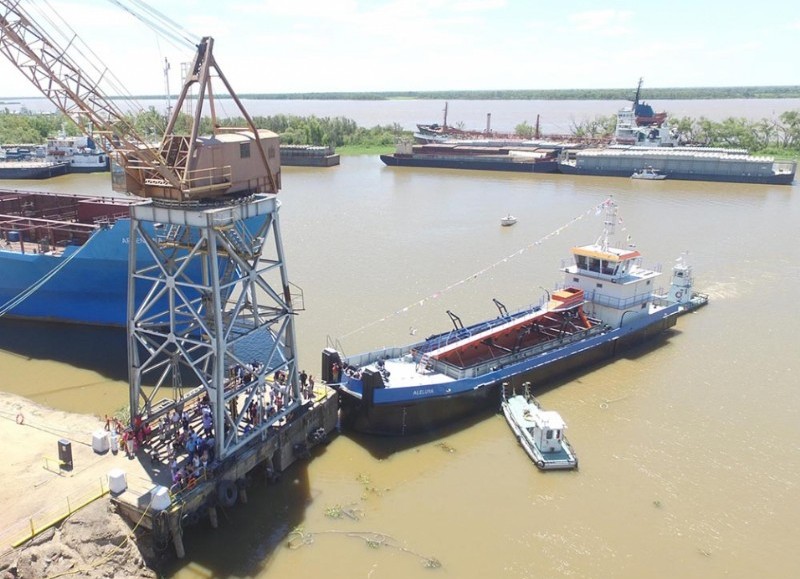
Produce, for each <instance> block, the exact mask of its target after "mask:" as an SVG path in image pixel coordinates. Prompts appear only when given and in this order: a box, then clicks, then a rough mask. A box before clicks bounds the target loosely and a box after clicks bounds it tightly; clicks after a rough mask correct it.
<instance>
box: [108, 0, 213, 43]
mask: <svg viewBox="0 0 800 579" xmlns="http://www.w3.org/2000/svg"><path fill="white" fill-rule="evenodd" d="M108 1H109V2H110V3H111V4H114V5H115V6H117V7H118V8H120V9H121V10H124V11H125V12H127V13H128V14H130V15H131V16H133V17H134V18H136V19H137V20H139V21H140V22H142V23H143V24H144V25H145V26H147V27H149V28H151V29H152V30H153V31H155V32H157V33H159V34H160V35H161V36H163V37H164V38H165V39H166V40H168V41H170V43H171V44H173V46H175V47H176V48H185V47H186V48H192V49H193V48H195V47H196V46H197V44H198V43H199V37H198V36H197V35H196V34H192V33H190V32H188V31H187V30H186V29H184V28H183V27H182V26H180V25H179V24H178V23H177V22H175V21H174V20H172V19H170V18H168V17H167V16H165V15H164V14H162V13H161V12H159V11H158V10H156V9H155V8H153V7H152V6H149V5H148V4H146V3H145V2H144V1H143V0H129V1H130V3H131V4H133V5H134V6H138V8H139V9H138V10H137V9H136V8H135V7H128V6H126V5H125V4H124V3H123V2H122V1H121V0H108ZM147 14H149V15H150V16H149V17H148V16H147Z"/></svg>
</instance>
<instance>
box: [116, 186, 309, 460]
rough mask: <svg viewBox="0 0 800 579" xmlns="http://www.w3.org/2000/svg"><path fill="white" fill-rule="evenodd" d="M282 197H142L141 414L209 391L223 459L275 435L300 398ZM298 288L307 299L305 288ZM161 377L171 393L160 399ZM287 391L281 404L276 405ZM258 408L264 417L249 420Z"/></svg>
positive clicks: (138, 284)
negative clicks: (272, 430)
mask: <svg viewBox="0 0 800 579" xmlns="http://www.w3.org/2000/svg"><path fill="white" fill-rule="evenodd" d="M279 209H280V202H279V201H278V200H277V199H276V197H275V196H274V195H255V196H251V197H246V198H244V199H243V200H241V201H240V202H237V203H234V204H230V203H229V204H224V205H223V204H219V203H217V204H210V205H203V204H200V203H198V204H196V205H195V206H193V207H187V205H186V204H185V203H180V204H179V203H175V204H169V203H168V202H164V201H152V202H147V203H143V204H141V205H137V206H135V207H134V208H133V209H132V211H131V236H130V240H131V241H132V242H131V243H130V250H129V257H130V259H129V272H128V273H129V276H128V284H129V285H128V359H129V379H130V407H131V418H132V421H133V420H134V419H135V417H136V416H146V417H149V418H152V417H153V416H154V415H157V414H159V411H160V410H162V409H164V408H167V409H170V408H177V409H182V408H183V406H184V404H189V402H190V401H192V400H201V399H203V398H204V397H205V396H207V402H208V404H209V405H210V407H211V410H212V415H213V422H214V430H215V454H216V456H217V457H218V458H219V459H224V458H225V457H226V456H228V455H230V454H231V453H233V452H234V451H236V450H237V449H239V448H241V447H242V446H243V445H245V444H247V443H248V442H249V441H251V440H253V439H255V438H257V437H264V436H266V430H267V429H268V428H269V427H270V426H271V425H272V424H273V423H275V422H276V421H278V420H280V419H281V418H282V417H283V416H285V415H286V414H288V413H289V412H291V411H292V410H294V409H295V408H296V407H297V406H298V405H299V404H300V403H301V393H300V385H299V381H298V372H297V364H296V357H295V356H296V344H295V330H294V314H295V309H294V307H293V305H292V298H293V294H292V286H291V285H290V283H289V281H288V276H287V271H286V263H285V260H284V252H283V245H282V242H281V234H280V221H279V218H278V213H279ZM295 298H296V299H297V301H298V302H301V300H302V294H300V293H296V294H295ZM137 304H139V305H138V307H137ZM301 309H302V305H301ZM253 362H255V363H253ZM251 368H253V369H252V370H251ZM244 369H246V370H244ZM237 370H238V371H237ZM276 374H277V375H279V376H281V377H282V378H284V379H283V380H282V383H279V382H278V381H277V380H276V379H275V376H276ZM162 388H170V389H172V396H171V397H170V398H169V399H163V400H160V401H157V400H158V397H159V396H160V395H161V390H162ZM184 388H188V391H187V392H184ZM203 391H204V392H203ZM204 395H205V396H204ZM277 397H280V399H281V402H282V405H281V407H280V409H279V410H278V411H277V412H275V413H269V415H268V413H267V411H266V410H267V406H268V403H269V402H270V401H271V402H273V403H274V402H275V399H276V398H277ZM234 404H236V407H238V412H237V411H236V408H234ZM251 404H253V405H254V406H252V407H251ZM251 408H252V410H253V411H255V412H257V416H258V420H256V421H250V420H245V418H246V417H248V416H249V412H248V409H251ZM165 412H166V411H165ZM250 416H252V415H250Z"/></svg>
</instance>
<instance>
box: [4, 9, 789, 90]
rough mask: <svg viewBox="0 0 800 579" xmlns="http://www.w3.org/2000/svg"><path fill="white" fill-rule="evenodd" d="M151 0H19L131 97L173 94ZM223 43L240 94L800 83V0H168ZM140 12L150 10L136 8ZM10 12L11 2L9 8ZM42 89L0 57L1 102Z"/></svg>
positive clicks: (189, 32)
mask: <svg viewBox="0 0 800 579" xmlns="http://www.w3.org/2000/svg"><path fill="white" fill-rule="evenodd" d="M118 3H123V4H124V5H126V6H129V7H130V6H137V5H139V6H141V5H142V4H143V1H142V0H22V5H23V6H28V7H29V9H30V11H31V13H32V14H35V15H36V16H35V17H34V21H36V22H37V23H38V24H40V25H41V26H43V27H46V28H47V29H48V33H50V34H52V35H54V36H58V34H59V32H55V33H54V32H53V30H54V29H58V31H60V33H61V34H62V35H66V36H69V35H71V33H70V32H67V30H68V29H67V28H66V26H65V25H64V24H63V23H59V22H58V21H57V20H54V19H49V18H44V17H43V16H41V15H42V14H45V15H46V14H48V13H49V12H50V11H52V10H54V11H55V12H57V13H58V14H59V15H61V17H62V18H63V19H64V21H65V22H66V24H67V25H69V27H71V29H72V30H74V32H75V33H77V35H78V37H79V38H80V39H81V40H82V42H83V43H85V45H87V46H88V47H89V48H91V50H92V51H93V53H94V54H95V55H97V56H98V58H99V59H100V60H101V61H102V64H103V65H104V66H106V67H107V68H108V69H109V70H110V71H112V72H113V73H114V75H115V76H116V77H117V78H118V79H119V81H120V82H121V84H122V86H123V87H124V88H125V90H127V92H128V93H129V94H131V95H145V94H149V95H163V94H165V93H166V84H167V81H166V79H165V74H164V62H165V59H167V61H168V62H169V63H170V71H169V74H168V77H167V78H168V81H169V87H170V92H172V94H175V93H176V92H177V91H178V89H179V85H180V82H181V75H180V69H181V63H184V62H188V61H190V60H191V58H192V57H193V54H194V53H193V49H192V48H190V47H187V46H183V45H178V46H176V44H175V43H174V42H173V41H170V40H169V39H167V38H165V37H164V36H162V35H159V34H158V33H156V32H155V31H153V30H152V29H151V28H149V27H147V26H145V25H144V24H143V23H142V22H140V21H139V20H137V19H136V18H134V17H133V16H132V15H131V14H130V13H128V12H126V11H124V10H122V9H121V8H120V7H119V6H118V5H117V4H118ZM149 5H150V6H153V7H155V6H157V10H158V11H160V12H161V13H162V14H164V15H165V16H167V17H168V18H169V19H170V20H172V21H173V22H175V23H177V24H178V25H179V26H180V27H181V28H182V29H183V30H182V32H181V34H182V35H184V36H186V37H190V38H193V39H198V38H200V37H202V36H212V37H213V38H214V47H215V48H214V54H215V58H216V61H217V63H218V65H219V67H220V68H221V70H222V71H223V73H224V74H225V76H226V77H227V79H228V80H229V81H230V83H231V85H232V86H233V88H234V90H235V91H236V92H237V93H240V94H252V93H267V94H269V93H304V92H376V91H380V92H383V91H447V90H492V89H495V90H502V89H506V90H510V89H531V90H537V89H583V88H633V87H635V86H636V83H637V82H638V79H639V78H640V77H643V78H644V79H645V87H650V88H652V87H716V86H756V85H800V63H798V55H800V4H798V3H797V2H796V0H791V1H789V0H761V1H760V2H743V1H742V0H739V1H737V0H672V1H670V2H657V1H652V0H651V1H638V2H629V1H611V0H572V1H570V2H555V1H553V0H547V1H541V0H236V1H235V2H231V1H230V0H169V1H167V2H158V3H155V2H152V0H150V2H149ZM137 9H138V10H139V11H141V8H137ZM2 10H4V9H2ZM14 96H17V97H22V96H40V95H39V93H38V92H37V90H36V89H35V88H34V87H33V85H32V84H31V83H30V81H29V80H27V79H26V78H25V77H24V76H23V75H22V74H21V73H20V72H19V71H18V70H17V69H16V68H15V67H14V66H13V65H12V64H11V63H10V62H9V61H8V60H7V59H6V58H4V57H2V58H0V97H14Z"/></svg>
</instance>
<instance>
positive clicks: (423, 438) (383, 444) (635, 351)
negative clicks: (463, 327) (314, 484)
mask: <svg viewBox="0 0 800 579" xmlns="http://www.w3.org/2000/svg"><path fill="white" fill-rule="evenodd" d="M679 333H680V330H677V329H675V328H670V329H669V330H667V331H665V332H663V333H661V334H659V335H657V336H652V337H649V338H647V339H646V340H645V341H643V342H642V343H641V344H639V345H636V346H633V347H629V348H627V349H626V350H625V351H624V352H621V353H620V354H618V355H617V356H614V357H613V358H608V359H606V360H602V361H599V362H595V363H593V364H589V365H586V366H582V367H580V368H576V369H575V370H572V371H569V372H567V373H564V374H560V375H559V376H557V377H553V378H550V379H547V380H544V381H541V382H538V383H536V382H532V383H531V394H533V395H534V396H539V395H542V394H545V393H547V392H550V391H551V390H555V389H557V388H559V387H561V386H564V385H565V384H568V383H569V382H572V381H574V380H578V379H580V377H581V376H584V375H586V374H588V373H590V372H593V371H595V370H598V369H600V368H603V367H605V366H606V365H608V364H613V363H614V362H615V361H616V360H619V359H620V358H625V359H627V360H637V359H639V358H642V357H645V356H647V355H648V354H649V353H651V352H653V351H655V350H657V349H659V348H662V347H664V346H666V345H668V344H669V340H670V338H671V337H673V336H675V335H676V334H679ZM524 382H525V379H524V378H521V377H516V378H513V379H511V380H509V381H508V383H507V384H508V386H507V393H508V395H512V394H513V393H516V394H522V393H523V391H524V386H523V384H524ZM499 412H500V392H499V391H498V394H497V406H495V407H489V408H486V409H484V410H481V411H479V412H478V413H476V414H473V415H471V416H469V417H466V418H464V419H462V420H459V421H457V422H454V423H452V424H448V425H447V426H443V427H441V428H437V429H435V430H432V431H430V432H426V433H424V434H417V435H411V436H376V435H369V434H361V433H358V432H353V431H349V430H344V431H343V434H344V435H345V436H347V437H348V438H350V439H351V440H353V441H354V442H356V443H357V444H358V445H359V446H361V447H362V448H364V449H365V450H366V451H367V452H369V453H370V454H371V455H372V456H373V457H374V458H376V459H386V458H389V457H390V456H391V455H392V454H394V453H397V452H402V451H405V450H408V449H411V448H414V447H416V446H421V445H424V444H430V443H435V442H440V441H442V440H444V439H446V438H448V437H451V436H453V435H454V434H456V433H458V432H461V431H463V430H467V429H469V428H472V427H473V426H477V425H478V424H480V423H481V422H483V421H484V420H486V419H487V418H490V417H492V416H495V415H496V414H498V413H499Z"/></svg>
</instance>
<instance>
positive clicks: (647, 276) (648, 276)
mask: <svg viewBox="0 0 800 579" xmlns="http://www.w3.org/2000/svg"><path fill="white" fill-rule="evenodd" d="M603 205H604V206H605V211H606V217H605V226H604V233H603V235H602V236H601V237H600V239H599V240H598V241H597V242H596V243H593V244H590V245H584V246H579V247H574V248H573V249H572V256H573V263H572V264H571V265H567V266H565V267H563V268H562V271H563V272H564V283H563V286H562V287H561V289H559V290H557V291H554V292H552V293H551V294H548V299H547V301H546V302H544V303H539V304H537V305H530V306H527V307H524V308H522V309H520V310H518V311H515V312H513V313H509V311H508V310H507V309H506V308H505V306H504V305H503V304H502V303H501V302H499V301H497V300H494V301H495V305H496V306H497V308H498V311H499V315H498V316H496V317H493V318H490V319H488V320H486V321H482V322H479V323H476V324H473V325H469V326H464V325H463V324H462V323H461V320H460V319H459V318H458V316H456V315H455V314H453V313H452V312H449V311H448V315H449V316H450V318H451V321H452V322H453V329H452V330H450V331H445V332H442V333H439V334H435V335H432V336H430V337H428V338H427V339H425V340H422V341H420V342H416V343H413V344H410V345H406V346H396V347H385V348H381V349H378V350H374V351H371V352H366V353H363V354H358V355H353V356H346V355H344V354H343V353H342V352H340V351H339V350H337V349H335V348H332V347H328V348H325V349H324V350H323V352H322V378H323V380H325V381H326V382H327V383H328V384H329V385H330V386H332V387H333V388H334V389H336V390H338V392H339V393H340V400H341V405H342V418H343V424H344V425H345V426H346V427H350V428H352V429H354V430H356V431H360V432H366V433H372V434H381V435H406V434H413V433H420V432H426V431H430V430H433V429H436V428H438V427H441V426H444V425H447V424H448V423H451V422H453V421H455V420H458V419H460V418H463V417H466V416H468V415H470V414H472V413H475V412H477V411H479V410H481V409H485V408H487V407H491V406H494V407H496V408H499V406H500V400H501V398H500V392H499V390H500V386H501V385H502V384H504V383H509V384H511V385H515V384H518V383H519V382H521V381H522V380H532V381H534V383H535V384H537V385H538V384H541V383H542V382H544V381H546V380H548V379H551V378H554V377H556V376H558V375H560V374H563V373H565V372H568V371H572V370H575V369H578V368H581V367H585V366H587V365H590V364H592V363H596V362H599V361H602V360H605V359H608V358H611V357H613V356H615V355H616V354H618V353H619V352H621V351H623V350H624V349H626V348H629V347H632V346H636V345H639V344H641V343H642V342H643V341H644V340H645V339H647V338H650V337H652V336H655V335H657V334H660V333H662V332H663V331H664V330H666V329H668V328H670V327H672V326H674V325H675V323H676V321H677V318H678V316H679V315H681V314H682V313H685V312H688V311H691V310H693V309H695V308H697V307H699V306H701V305H704V304H705V303H707V300H708V298H707V296H705V295H702V294H698V293H696V292H694V291H693V289H692V284H693V280H692V271H691V266H689V265H688V264H687V263H686V262H685V260H683V259H680V260H679V261H678V262H676V265H675V266H674V267H673V270H672V280H671V284H670V286H669V289H668V290H667V291H666V292H659V291H657V290H656V289H655V281H656V279H657V278H658V277H659V276H660V275H661V271H660V268H649V269H648V268H645V267H643V266H642V265H641V254H640V253H639V251H638V250H636V249H634V248H630V247H620V246H614V245H612V242H611V241H610V240H611V238H612V237H613V230H614V224H615V223H616V221H617V214H616V204H615V203H614V202H613V201H612V200H608V201H606V202H604V204H603Z"/></svg>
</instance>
